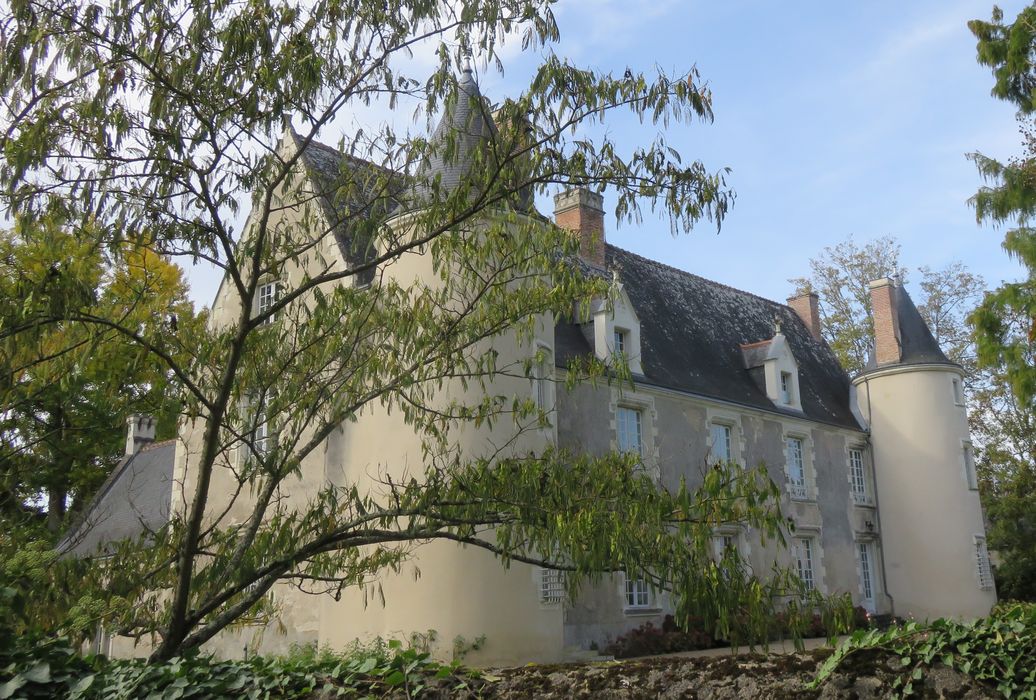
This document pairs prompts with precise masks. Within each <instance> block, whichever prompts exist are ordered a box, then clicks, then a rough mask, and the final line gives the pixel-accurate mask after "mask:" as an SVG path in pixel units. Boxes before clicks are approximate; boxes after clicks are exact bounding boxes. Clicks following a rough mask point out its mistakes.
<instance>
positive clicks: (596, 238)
mask: <svg viewBox="0 0 1036 700" xmlns="http://www.w3.org/2000/svg"><path fill="white" fill-rule="evenodd" d="M554 221H555V222H556V223H557V225H558V226H560V227H561V228H564V229H568V230H569V231H572V232H573V233H575V234H576V235H577V236H579V257H580V258H582V259H583V260H584V261H586V262H588V263H590V264H591V265H595V266H597V267H600V268H603V267H604V248H605V239H604V197H603V196H601V195H600V194H598V193H597V192H591V191H590V190H588V189H585V188H583V187H578V188H574V189H569V190H565V191H564V192H561V193H559V194H556V195H554Z"/></svg>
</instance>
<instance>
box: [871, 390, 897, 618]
mask: <svg viewBox="0 0 1036 700" xmlns="http://www.w3.org/2000/svg"><path fill="white" fill-rule="evenodd" d="M863 383H864V385H865V386H866V387H867V446H868V447H869V448H870V449H868V450H867V452H868V453H869V454H870V456H871V460H870V461H871V479H872V480H873V481H874V517H875V519H877V521H878V537H879V538H880V539H881V547H880V548H879V552H880V557H881V588H882V590H883V591H884V592H885V596H886V597H887V598H888V599H889V606H890V609H889V614H890V615H892V616H893V617H895V616H896V599H895V597H893V595H892V593H891V591H889V583H888V577H887V576H886V575H885V568H886V567H885V531H884V530H882V528H881V500H880V497H879V496H878V468H877V464H876V462H875V459H874V440H873V437H872V433H871V426H873V425H874V421H873V420H872V411H871V382H870V380H869V379H864V380H863Z"/></svg>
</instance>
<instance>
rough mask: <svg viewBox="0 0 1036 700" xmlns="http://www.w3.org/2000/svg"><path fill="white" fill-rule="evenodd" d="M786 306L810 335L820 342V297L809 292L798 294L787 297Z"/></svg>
mask: <svg viewBox="0 0 1036 700" xmlns="http://www.w3.org/2000/svg"><path fill="white" fill-rule="evenodd" d="M788 306H790V307H791V310H792V311H794V312H795V313H796V314H797V315H798V317H799V318H801V319H802V322H803V323H804V324H806V328H807V329H808V330H809V333H810V335H812V336H813V337H814V338H815V339H817V340H820V339H821V335H820V330H821V328H820V297H818V296H817V295H816V293H815V292H811V291H804V292H799V293H798V294H796V295H795V296H793V297H788Z"/></svg>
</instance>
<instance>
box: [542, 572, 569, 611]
mask: <svg viewBox="0 0 1036 700" xmlns="http://www.w3.org/2000/svg"><path fill="white" fill-rule="evenodd" d="M564 600H565V572H564V571H558V570H557V569H540V602H541V603H543V604H544V605H557V604H558V603H561V602H563V601H564Z"/></svg>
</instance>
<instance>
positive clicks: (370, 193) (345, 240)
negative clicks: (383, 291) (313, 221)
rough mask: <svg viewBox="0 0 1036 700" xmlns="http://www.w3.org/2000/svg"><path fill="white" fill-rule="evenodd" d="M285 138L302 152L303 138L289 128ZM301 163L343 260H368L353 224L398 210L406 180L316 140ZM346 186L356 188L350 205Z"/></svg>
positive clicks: (368, 252) (364, 244)
mask: <svg viewBox="0 0 1036 700" xmlns="http://www.w3.org/2000/svg"><path fill="white" fill-rule="evenodd" d="M287 136H288V138H290V139H291V140H292V142H293V143H294V145H295V147H296V148H302V146H303V139H302V137H301V136H299V134H297V133H296V132H295V130H294V129H293V128H291V127H290V126H289V127H288V133H287ZM300 161H301V163H302V165H303V167H304V168H305V169H306V173H307V175H309V182H310V183H311V184H312V185H313V191H312V194H313V195H314V200H315V201H316V202H317V206H319V207H320V211H321V214H323V216H324V218H325V219H326V220H327V222H328V224H329V225H330V226H331V228H332V231H333V232H334V236H335V241H336V242H337V243H338V248H339V250H340V251H341V253H342V256H343V257H344V258H345V260H346V261H348V262H349V263H350V264H359V263H362V262H364V261H365V260H367V259H369V257H370V256H371V255H372V254H373V250H372V249H371V247H370V245H369V244H368V243H367V241H365V240H358V239H357V237H356V234H355V232H356V230H357V226H355V223H356V222H359V221H363V220H365V219H370V218H372V217H375V216H380V217H383V216H385V215H388V214H391V213H392V212H394V211H395V210H396V209H398V208H399V207H400V193H401V192H402V190H403V188H404V187H405V184H406V180H405V178H404V177H403V176H402V175H399V174H398V173H393V172H391V171H389V170H387V169H385V168H383V167H381V166H379V165H376V164H374V163H371V162H370V161H366V160H363V159H362V158H357V157H355V156H352V155H349V154H346V153H342V152H341V151H340V150H338V149H337V148H334V147H333V146H328V145H327V144H323V143H320V142H319V141H316V140H311V141H310V142H309V143H308V144H307V145H306V147H305V148H303V149H302V151H301V157H300ZM347 183H348V184H350V185H352V184H356V185H358V187H357V188H356V190H357V191H356V195H357V196H356V197H354V198H353V199H352V200H351V201H350V199H349V198H348V197H346V196H344V195H343V194H342V191H343V190H342V187H343V185H345V184H347ZM349 189H351V187H350V188H349ZM370 274H371V275H372V274H373V271H371V273H370ZM361 281H362V280H361Z"/></svg>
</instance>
